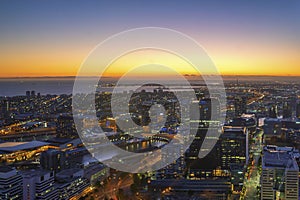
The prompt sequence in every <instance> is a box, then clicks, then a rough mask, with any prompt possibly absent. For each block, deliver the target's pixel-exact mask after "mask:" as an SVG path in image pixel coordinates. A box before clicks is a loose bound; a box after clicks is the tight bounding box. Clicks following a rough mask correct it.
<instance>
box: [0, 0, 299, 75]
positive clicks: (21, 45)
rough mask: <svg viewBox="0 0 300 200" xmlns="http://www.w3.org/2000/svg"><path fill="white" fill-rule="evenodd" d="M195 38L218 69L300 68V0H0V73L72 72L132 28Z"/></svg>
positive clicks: (287, 71) (293, 71) (285, 71)
mask: <svg viewBox="0 0 300 200" xmlns="http://www.w3.org/2000/svg"><path fill="white" fill-rule="evenodd" d="M143 26H158V27H166V28H171V29H175V30H178V31H180V32H183V33H186V34H188V35H189V36H191V37H193V38H195V39H196V40H197V41H198V42H199V43H200V44H201V45H202V46H203V47H204V48H205V49H206V50H207V52H208V54H209V55H210V56H211V57H212V58H213V60H214V61H215V63H216V64H217V66H218V67H219V69H220V71H221V73H223V74H271V75H274V74H277V75H300V70H299V68H300V56H299V52H300V37H299V35H300V1H274V0H264V1H261V0H256V1H241V0H240V1H232V0H229V1H126V2H125V1H14V0H10V1H1V2H0V27H1V29H0V30H1V32H0V44H1V45H0V60H1V62H0V67H1V71H2V72H1V74H0V76H42V75H75V74H76V71H77V70H78V67H79V66H80V63H81V61H82V60H83V59H84V58H85V56H86V55H87V54H88V52H89V51H90V50H91V49H92V48H93V47H94V46H95V45H96V44H98V43H99V42H101V41H102V40H104V39H105V38H106V37H108V36H110V35H112V34H115V33H117V32H120V31H124V30H126V29H130V28H136V27H143Z"/></svg>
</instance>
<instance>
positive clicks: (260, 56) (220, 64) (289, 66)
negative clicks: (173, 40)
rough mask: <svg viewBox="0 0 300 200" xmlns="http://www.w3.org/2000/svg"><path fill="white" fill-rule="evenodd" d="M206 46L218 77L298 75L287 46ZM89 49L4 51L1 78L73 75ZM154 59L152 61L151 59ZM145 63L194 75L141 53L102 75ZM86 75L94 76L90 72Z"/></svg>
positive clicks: (170, 59) (173, 59) (299, 65)
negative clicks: (165, 66)
mask: <svg viewBox="0 0 300 200" xmlns="http://www.w3.org/2000/svg"><path fill="white" fill-rule="evenodd" d="M205 46H207V48H206V49H207V52H208V55H209V56H210V57H211V59H212V60H213V62H214V63H215V65H216V67H217V68H218V70H219V72H220V74H221V75H272V76H289V75H293V76H300V59H299V55H298V54H297V53H298V52H297V51H296V50H295V49H290V50H289V49H288V47H287V48H285V49H281V50H276V49H275V48H274V50H273V51H272V52H269V51H270V49H269V47H266V48H265V49H263V48H261V49H260V51H258V50H256V49H255V47H251V49H253V50H252V51H250V50H248V51H240V52H239V51H237V50H234V49H228V50H227V48H225V47H224V46H226V45H225V44H223V45H220V46H217V45H213V46H209V45H205ZM222 47H223V48H222ZM90 49H91V46H83V47H82V48H80V49H76V48H74V49H72V50H70V49H69V48H67V47H65V48H60V49H59V51H58V50H57V49H56V48H55V47H54V46H51V45H50V46H49V47H48V48H45V49H42V50H39V49H36V48H32V49H29V50H28V51H26V50H25V49H22V48H21V49H18V50H15V48H11V49H7V52H1V54H0V60H1V63H0V67H1V73H0V77H39V76H76V74H77V71H78V70H79V68H80V65H81V63H82V62H83V60H84V59H85V56H86V55H88V53H89V50H90ZM258 49H259V48H258ZM253 52H255V53H253ZM153 57H155V60H151V59H153ZM139 60H140V61H139ZM145 60H147V61H148V63H165V64H166V65H170V66H172V67H175V68H176V69H177V70H179V71H180V72H181V73H182V74H194V72H195V70H194V69H193V68H192V67H191V66H189V65H188V64H187V63H186V62H185V61H184V60H182V59H180V58H179V57H177V56H174V55H171V54H168V53H159V54H157V53H154V52H150V51H141V52H136V53H133V54H132V55H126V56H123V57H121V58H119V59H118V60H117V61H116V62H115V63H113V65H111V66H110V70H107V71H106V74H105V75H106V76H113V77H115V76H120V75H122V73H124V72H125V71H126V70H127V69H128V68H129V67H132V65H133V64H134V65H138V64H147V63H145ZM142 61H143V62H142ZM145 73H147V72H145ZM163 74H164V73H162V75H163ZM86 75H87V76H95V74H94V73H93V72H91V73H90V74H86ZM164 75H167V73H165V74H164Z"/></svg>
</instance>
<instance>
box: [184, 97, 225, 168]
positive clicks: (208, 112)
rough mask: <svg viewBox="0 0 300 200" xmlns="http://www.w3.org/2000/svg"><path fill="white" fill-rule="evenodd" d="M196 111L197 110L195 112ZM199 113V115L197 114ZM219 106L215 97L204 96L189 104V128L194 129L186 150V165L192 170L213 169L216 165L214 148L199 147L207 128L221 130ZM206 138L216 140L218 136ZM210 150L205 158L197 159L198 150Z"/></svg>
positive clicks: (215, 130)
mask: <svg viewBox="0 0 300 200" xmlns="http://www.w3.org/2000/svg"><path fill="white" fill-rule="evenodd" d="M213 105H214V106H213ZM197 111H198V112H197ZM199 115H200V116H199ZM219 115H220V106H219V101H218V99H217V98H210V99H208V98H206V99H201V100H200V101H194V102H192V104H191V115H190V124H191V129H196V130H194V131H192V132H195V133H196V135H195V137H194V140H193V142H192V143H191V145H190V147H189V149H188V150H187V151H186V161H187V165H188V167H189V168H190V169H192V170H200V169H204V170H208V171H213V170H214V169H215V168H216V167H217V161H216V152H215V151H216V148H213V149H212V150H211V149H201V146H202V143H203V141H204V139H205V137H206V134H207V132H208V130H210V131H214V132H218V131H221V128H220V121H219V120H218V116H219ZM207 139H208V140H214V141H212V142H215V143H216V142H217V140H218V139H219V138H215V137H209V138H207ZM202 150H203V151H205V150H207V151H210V152H209V153H208V155H207V156H206V157H205V158H202V159H198V154H199V152H200V151H202Z"/></svg>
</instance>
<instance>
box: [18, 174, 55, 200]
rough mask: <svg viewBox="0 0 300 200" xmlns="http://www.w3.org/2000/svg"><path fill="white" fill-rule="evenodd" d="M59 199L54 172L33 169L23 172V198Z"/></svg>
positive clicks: (38, 199)
mask: <svg viewBox="0 0 300 200" xmlns="http://www.w3.org/2000/svg"><path fill="white" fill-rule="evenodd" d="M32 199H35V200H48V199H58V193H57V190H56V189H55V186H54V172H51V171H46V170H31V171H25V172H23V200H32Z"/></svg>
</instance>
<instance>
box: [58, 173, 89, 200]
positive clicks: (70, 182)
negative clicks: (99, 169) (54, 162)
mask: <svg viewBox="0 0 300 200" xmlns="http://www.w3.org/2000/svg"><path fill="white" fill-rule="evenodd" d="M83 176H84V172H83V169H78V168H72V169H66V170H63V171H61V172H59V173H57V174H56V177H55V180H56V183H57V185H56V187H57V193H58V198H59V199H61V200H69V199H79V198H80V197H82V196H84V195H86V194H87V193H88V192H90V187H89V186H90V183H89V180H88V179H86V178H84V177H83Z"/></svg>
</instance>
